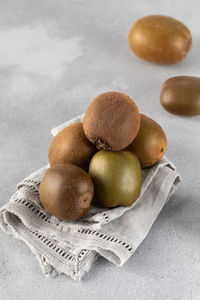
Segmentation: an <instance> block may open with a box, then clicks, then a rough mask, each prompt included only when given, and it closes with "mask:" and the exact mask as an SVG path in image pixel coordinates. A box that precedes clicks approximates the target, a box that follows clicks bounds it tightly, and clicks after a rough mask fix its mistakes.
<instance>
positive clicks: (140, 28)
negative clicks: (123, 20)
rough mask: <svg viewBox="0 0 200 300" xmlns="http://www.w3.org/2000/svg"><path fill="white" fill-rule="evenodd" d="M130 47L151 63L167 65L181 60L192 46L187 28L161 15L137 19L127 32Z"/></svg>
mask: <svg viewBox="0 0 200 300" xmlns="http://www.w3.org/2000/svg"><path fill="white" fill-rule="evenodd" d="M128 43H129V47H130V49H131V50H132V51H133V52H134V53H135V54H136V55H137V56H138V57H140V58H142V59H144V60H146V61H149V62H151V63H156V64H162V65H168V64H174V63H177V62H179V61H181V60H182V59H183V58H184V57H185V56H186V55H187V53H188V51H189V50H190V48H191V46H192V36H191V33H190V31H189V29H188V28H187V27H186V26H185V25H184V24H183V23H181V22H180V21H178V20H176V19H174V18H171V17H168V16H163V15H150V16H146V17H143V18H141V19H139V20H137V21H136V22H135V23H134V24H133V25H132V27H131V29H130V31H129V34H128Z"/></svg>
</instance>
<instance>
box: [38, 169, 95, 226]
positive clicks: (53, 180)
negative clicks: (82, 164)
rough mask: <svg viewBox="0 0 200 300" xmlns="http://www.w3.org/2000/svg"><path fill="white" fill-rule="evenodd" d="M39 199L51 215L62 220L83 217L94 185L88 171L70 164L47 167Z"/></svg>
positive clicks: (90, 199) (91, 196) (92, 193)
mask: <svg viewBox="0 0 200 300" xmlns="http://www.w3.org/2000/svg"><path fill="white" fill-rule="evenodd" d="M39 195H40V201H41V203H42V205H43V207H44V208H45V209H46V210H47V211H48V212H49V213H50V214H51V215H53V216H55V217H57V218H58V219H60V220H64V221H75V220H78V219H80V218H81V217H83V216H84V215H85V214H86V213H87V211H88V209H89V207H90V203H91V201H92V198H93V195H94V186H93V183H92V180H91V178H90V176H89V175H88V173H86V172H85V171H84V170H83V169H81V168H79V167H77V166H75V165H72V164H59V165H55V166H53V167H51V168H49V169H48V170H47V171H46V173H45V174H44V176H43V178H42V181H41V183H40V187H39Z"/></svg>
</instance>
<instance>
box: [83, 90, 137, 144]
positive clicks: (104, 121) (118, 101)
mask: <svg viewBox="0 0 200 300" xmlns="http://www.w3.org/2000/svg"><path fill="white" fill-rule="evenodd" d="M139 127H140V114H139V110H138V108H137V106H136V104H135V102H134V101H133V100H131V99H130V98H129V97H128V96H127V95H126V94H124V93H120V92H106V93H103V94H101V95H99V96H97V97H96V98H95V99H94V100H93V101H92V102H91V103H90V105H89V107H88V109H87V111H86V114H85V117H84V120H83V130H84V132H85V135H86V136H87V138H88V139H89V140H90V141H91V142H92V143H93V144H94V145H95V146H96V147H97V148H98V149H100V150H101V149H103V150H121V149H124V148H125V147H127V146H128V145H129V144H130V143H131V142H132V141H133V139H134V138H135V137H136V135H137V133H138V131H139Z"/></svg>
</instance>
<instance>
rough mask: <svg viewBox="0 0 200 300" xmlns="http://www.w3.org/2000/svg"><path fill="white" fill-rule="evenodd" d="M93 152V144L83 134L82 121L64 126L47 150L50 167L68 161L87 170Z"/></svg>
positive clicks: (94, 149) (94, 150)
mask: <svg viewBox="0 0 200 300" xmlns="http://www.w3.org/2000/svg"><path fill="white" fill-rule="evenodd" d="M95 152H96V148H95V146H94V145H93V144H92V143H91V142H90V141H89V140H88V139H87V138H86V136H85V134H84V131H83V123H81V122H77V123H74V124H72V125H70V126H68V127H66V128H64V129H63V130H62V131H60V132H59V133H58V134H57V135H56V136H55V137H54V139H53V140H52V142H51V144H50V146H49V150H48V158H49V164H50V166H51V167H52V166H54V165H57V164H63V163H70V164H74V165H76V166H78V167H80V168H83V169H85V170H86V171H87V170H88V166H89V162H90V160H91V158H92V156H93V155H94V153H95Z"/></svg>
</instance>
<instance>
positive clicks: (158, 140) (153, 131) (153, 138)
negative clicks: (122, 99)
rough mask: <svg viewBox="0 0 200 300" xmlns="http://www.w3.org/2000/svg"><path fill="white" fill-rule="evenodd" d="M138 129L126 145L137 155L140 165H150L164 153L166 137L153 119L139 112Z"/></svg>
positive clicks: (144, 166)
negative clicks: (130, 141) (134, 136)
mask: <svg viewBox="0 0 200 300" xmlns="http://www.w3.org/2000/svg"><path fill="white" fill-rule="evenodd" d="M140 116H141V121H140V130H139V132H138V135H137V136H136V138H135V139H134V141H133V142H132V143H131V144H130V145H129V146H128V147H127V150H129V151H132V152H133V153H135V154H136V156H137V157H138V159H139V161H140V164H141V167H142V168H146V167H151V166H153V165H154V164H155V163H157V162H158V161H159V160H160V159H161V158H162V156H163V155H164V153H165V151H166V148H167V138H166V135H165V133H164V131H163V129H162V128H161V127H160V125H159V124H158V123H157V122H156V121H154V120H153V119H151V118H149V117H147V116H145V115H143V114H140Z"/></svg>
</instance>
